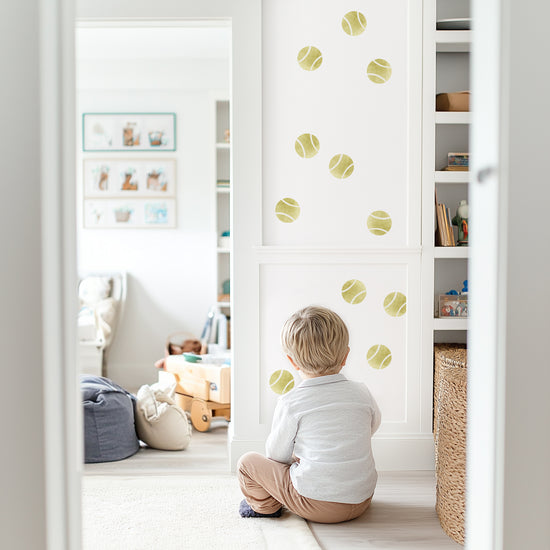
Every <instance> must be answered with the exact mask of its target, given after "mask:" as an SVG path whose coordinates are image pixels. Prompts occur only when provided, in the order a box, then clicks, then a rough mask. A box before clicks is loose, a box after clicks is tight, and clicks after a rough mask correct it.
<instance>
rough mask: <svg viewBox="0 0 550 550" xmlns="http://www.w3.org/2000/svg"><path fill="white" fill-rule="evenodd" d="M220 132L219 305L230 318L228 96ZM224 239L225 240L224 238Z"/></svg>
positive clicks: (219, 114) (220, 104)
mask: <svg viewBox="0 0 550 550" xmlns="http://www.w3.org/2000/svg"><path fill="white" fill-rule="evenodd" d="M214 109H215V124H216V128H215V132H216V147H215V148H216V182H215V185H216V217H215V220H216V227H215V230H216V239H217V248H216V258H217V261H216V264H217V271H216V273H217V277H216V296H217V302H216V304H215V305H216V307H217V308H218V309H219V311H220V312H221V313H223V314H224V315H226V316H227V317H228V318H229V317H230V316H231V302H230V300H229V293H227V292H225V291H226V290H227V286H228V284H227V281H229V277H230V266H231V237H229V238H227V237H222V235H223V234H224V232H228V231H230V201H231V184H232V182H231V142H230V140H231V136H230V133H229V129H230V104H229V100H228V99H226V98H221V99H217V100H216V101H215V106H214ZM220 239H221V240H220Z"/></svg>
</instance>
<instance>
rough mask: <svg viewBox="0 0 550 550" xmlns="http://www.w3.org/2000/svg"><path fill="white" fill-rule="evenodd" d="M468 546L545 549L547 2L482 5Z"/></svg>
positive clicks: (476, 77) (477, 38)
mask: <svg viewBox="0 0 550 550" xmlns="http://www.w3.org/2000/svg"><path fill="white" fill-rule="evenodd" d="M473 8H474V10H473V20H474V23H475V30H474V41H473V74H472V82H473V90H472V92H473V93H472V98H473V109H474V115H473V126H472V128H473V134H472V136H471V143H472V159H473V166H472V169H473V178H472V181H471V189H470V197H471V204H472V208H471V227H472V255H471V266H470V288H471V297H470V299H471V311H472V318H471V325H470V327H471V330H470V333H469V336H470V340H469V366H468V374H469V387H468V392H469V394H468V401H469V410H468V431H469V438H468V459H467V468H468V472H467V480H468V485H467V506H466V508H467V510H466V514H467V518H466V547H467V548H470V549H479V548H483V549H484V550H485V549H486V550H492V549H501V548H502V549H515V548H548V540H549V539H550V525H549V522H548V518H549V517H550V499H549V498H548V497H549V495H550V474H549V471H548V464H549V463H550V438H549V437H548V420H549V419H550V400H549V399H548V387H549V386H550V369H549V368H548V366H549V364H550V361H549V360H548V356H547V353H546V349H545V348H546V342H547V340H548V334H549V332H550V321H549V318H548V311H549V310H550V298H549V294H548V292H547V290H546V287H547V283H548V271H549V269H550V253H549V248H548V244H547V237H546V235H547V233H548V222H547V217H548V212H547V211H548V204H549V203H550V186H549V185H548V175H547V166H546V164H547V156H548V145H549V139H548V133H547V132H548V131H547V128H548V126H549V124H550V114H549V111H548V108H547V104H546V103H547V98H548V95H549V93H550V78H549V71H548V69H547V55H548V46H547V43H546V41H545V39H544V37H545V36H547V27H546V25H547V21H548V18H549V16H550V7H549V5H548V4H544V3H540V2H537V1H536V0H526V1H524V2H521V5H520V3H517V2H516V3H515V2H513V1H508V0H474V2H473Z"/></svg>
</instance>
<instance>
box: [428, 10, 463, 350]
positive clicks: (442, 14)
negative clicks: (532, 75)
mask: <svg viewBox="0 0 550 550" xmlns="http://www.w3.org/2000/svg"><path fill="white" fill-rule="evenodd" d="M469 15H470V13H469V2H468V0H424V45H423V60H424V71H423V79H424V81H423V90H424V99H423V128H424V129H423V166H424V167H423V175H422V193H423V212H425V213H429V215H424V216H423V221H422V250H423V272H422V291H423V295H424V302H423V308H424V309H423V318H424V320H425V321H424V327H425V330H424V332H423V339H424V345H425V346H426V347H425V356H426V357H430V356H431V353H430V349H431V348H433V344H434V342H449V341H453V342H466V338H467V328H468V320H467V319H462V318H461V319H458V318H439V317H438V307H437V306H438V297H439V295H440V294H445V293H446V292H448V291H449V290H451V289H454V290H457V291H458V292H460V291H461V290H462V288H463V281H464V280H466V279H467V278H468V258H469V248H468V247H467V246H456V247H443V246H436V245H435V229H436V214H435V208H434V205H435V194H436V192H437V199H438V202H440V203H445V204H446V205H447V206H448V207H449V208H450V210H451V216H454V215H455V213H456V209H457V207H458V204H459V201H460V200H462V199H466V200H468V182H469V178H470V174H469V172H468V171H446V170H443V168H444V167H446V165H447V153H451V152H454V153H463V152H469V125H470V121H471V114H470V113H469V112H445V111H436V109H435V96H436V94H438V93H443V92H458V91H464V90H469V89H470V81H469V64H470V53H469V52H470V46H471V34H472V33H471V31H467V30H454V31H447V30H445V31H440V30H436V22H437V20H438V19H449V18H458V17H469ZM454 231H455V238H456V236H457V233H456V231H457V229H456V228H455V229H454Z"/></svg>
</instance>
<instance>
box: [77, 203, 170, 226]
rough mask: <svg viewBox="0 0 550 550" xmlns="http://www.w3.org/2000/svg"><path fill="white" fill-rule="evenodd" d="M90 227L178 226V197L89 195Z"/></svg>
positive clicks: (87, 216) (86, 210)
mask: <svg viewBox="0 0 550 550" xmlns="http://www.w3.org/2000/svg"><path fill="white" fill-rule="evenodd" d="M84 227H85V228H87V229H115V228H116V229H135V228H146V229H168V228H174V227H176V201H175V199H163V198H150V199H86V200H85V201H84Z"/></svg>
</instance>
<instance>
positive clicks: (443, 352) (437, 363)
mask: <svg viewBox="0 0 550 550" xmlns="http://www.w3.org/2000/svg"><path fill="white" fill-rule="evenodd" d="M466 363H467V352H466V344H435V345H434V395H433V398H434V408H433V411H434V418H433V432H434V439H437V415H438V410H439V405H438V401H439V381H440V380H441V373H442V372H443V371H444V370H445V369H447V368H449V367H460V368H466ZM436 454H437V453H436Z"/></svg>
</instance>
